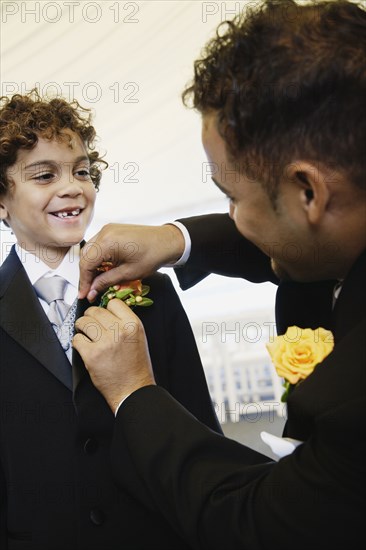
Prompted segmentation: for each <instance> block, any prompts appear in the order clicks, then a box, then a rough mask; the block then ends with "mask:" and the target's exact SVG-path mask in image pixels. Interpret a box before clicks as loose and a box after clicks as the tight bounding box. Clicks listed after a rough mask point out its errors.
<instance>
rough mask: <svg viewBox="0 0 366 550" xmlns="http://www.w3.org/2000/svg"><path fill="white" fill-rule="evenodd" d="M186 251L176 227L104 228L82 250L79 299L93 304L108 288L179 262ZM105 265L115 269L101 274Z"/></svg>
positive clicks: (112, 225) (109, 226)
mask: <svg viewBox="0 0 366 550" xmlns="http://www.w3.org/2000/svg"><path fill="white" fill-rule="evenodd" d="M183 251H184V237H183V235H182V233H181V231H180V230H179V229H178V228H177V227H175V226H174V225H170V224H166V225H162V226H149V225H127V224H108V225H105V226H104V227H103V228H102V229H101V230H100V231H99V233H97V234H96V235H95V236H94V237H92V238H91V239H90V240H89V241H88V242H87V243H86V244H85V245H84V246H83V248H82V250H81V259H80V288H79V298H85V297H87V298H88V300H89V301H90V302H92V301H93V300H94V299H95V297H96V296H97V294H98V293H99V292H101V291H103V290H105V289H106V288H108V287H109V286H112V285H114V284H117V283H120V282H121V281H130V280H134V279H142V278H144V277H147V276H148V275H151V273H153V272H154V271H156V270H157V269H159V268H160V267H162V266H163V265H167V264H169V263H174V262H176V261H177V260H179V258H180V257H181V255H182V254H183ZM102 262H111V263H112V264H113V266H115V267H113V268H112V269H110V270H109V271H106V272H105V273H102V274H99V272H98V270H97V268H98V266H100V265H101V263H102Z"/></svg>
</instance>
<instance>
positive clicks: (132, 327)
mask: <svg viewBox="0 0 366 550" xmlns="http://www.w3.org/2000/svg"><path fill="white" fill-rule="evenodd" d="M75 327H76V329H77V331H78V333H77V334H76V335H75V336H74V339H73V346H74V348H75V349H76V350H77V351H78V352H79V353H80V355H81V357H82V359H83V361H84V364H85V367H86V368H87V370H88V372H89V374H90V378H91V379H92V382H93V384H94V385H95V387H96V388H97V389H98V390H99V391H100V392H101V394H102V395H103V396H104V398H105V399H106V401H107V403H108V405H109V406H110V408H111V409H112V411H113V413H114V412H115V410H116V407H117V406H118V404H119V403H120V402H121V401H122V399H123V398H124V397H126V396H127V395H129V394H130V393H132V392H134V391H135V390H137V389H139V388H142V387H143V386H150V385H155V380H154V375H153V371H152V367H151V361H150V355H149V350H148V345H147V340H146V335H145V330H144V327H143V325H142V323H141V321H140V319H139V318H138V317H137V316H136V315H135V314H134V313H133V311H131V309H130V308H129V307H128V306H126V304H124V303H123V302H122V301H121V300H116V299H115V300H111V301H110V302H109V303H108V306H107V309H104V308H101V307H90V308H88V309H87V310H86V312H85V315H84V317H80V318H79V319H77V321H76V323H75Z"/></svg>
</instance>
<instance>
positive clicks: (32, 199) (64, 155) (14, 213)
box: [0, 130, 96, 267]
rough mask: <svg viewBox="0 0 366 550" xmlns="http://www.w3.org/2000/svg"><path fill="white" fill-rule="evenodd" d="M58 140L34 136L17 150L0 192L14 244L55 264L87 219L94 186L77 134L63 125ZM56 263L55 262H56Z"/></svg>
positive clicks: (0, 207) (1, 207)
mask: <svg viewBox="0 0 366 550" xmlns="http://www.w3.org/2000/svg"><path fill="white" fill-rule="evenodd" d="M63 134H64V139H62V140H56V139H52V140H47V139H44V138H41V137H40V138H39V139H38V142H37V144H36V146H35V147H34V148H33V149H31V150H26V149H20V150H19V152H18V156H17V161H16V163H15V164H14V165H13V166H11V168H9V170H8V177H9V178H10V179H11V181H12V183H13V184H12V185H11V187H10V189H9V191H8V193H7V194H6V195H5V196H2V197H0V217H1V218H2V219H4V220H6V221H7V223H8V224H9V226H10V227H11V229H12V231H13V233H14V234H15V236H16V238H17V241H18V243H19V244H20V245H21V246H22V247H23V248H25V249H26V250H29V251H31V252H33V253H34V254H36V255H37V256H39V257H41V258H42V260H43V261H44V262H45V263H49V262H47V259H49V260H50V261H51V264H52V265H53V267H55V265H54V263H55V258H56V257H57V258H58V259H59V261H61V260H62V258H63V256H64V255H65V254H66V252H67V250H68V249H69V248H70V246H72V245H73V244H77V243H79V242H80V241H81V240H82V239H83V237H84V234H85V231H86V229H87V227H88V225H89V223H90V222H91V219H92V216H93V210H94V203H95V197H96V191H95V188H94V185H93V182H92V180H91V177H90V163H89V159H88V156H87V152H86V149H85V146H84V144H83V142H82V140H81V139H80V137H79V136H78V135H77V134H76V133H74V132H72V131H71V130H64V132H63ZM57 263H59V262H57Z"/></svg>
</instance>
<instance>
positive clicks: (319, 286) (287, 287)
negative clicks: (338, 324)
mask: <svg viewBox="0 0 366 550" xmlns="http://www.w3.org/2000/svg"><path fill="white" fill-rule="evenodd" d="M335 284H336V281H321V282H317V283H295V282H292V281H286V282H282V283H281V284H280V285H279V287H278V290H277V297H276V324H277V333H278V334H284V333H285V332H286V330H287V328H288V327H290V326H293V325H296V326H298V327H300V328H312V329H316V328H319V327H323V328H325V329H328V330H332V301H333V289H334V285H335Z"/></svg>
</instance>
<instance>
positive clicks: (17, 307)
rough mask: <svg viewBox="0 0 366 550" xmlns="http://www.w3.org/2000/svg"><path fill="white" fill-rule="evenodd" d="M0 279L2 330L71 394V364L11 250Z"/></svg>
mask: <svg viewBox="0 0 366 550" xmlns="http://www.w3.org/2000/svg"><path fill="white" fill-rule="evenodd" d="M1 279H2V282H1V287H0V324H1V326H2V327H3V329H4V330H5V332H7V334H9V336H10V337H11V338H13V339H14V340H15V341H16V342H18V344H20V345H21V346H22V347H23V348H24V349H25V350H26V351H28V352H29V353H30V354H31V355H33V356H34V357H35V358H36V359H37V360H38V361H39V362H40V363H41V364H42V365H43V366H44V367H45V368H46V369H47V370H48V371H49V372H51V373H52V374H53V375H54V376H55V377H56V378H57V379H58V380H59V381H60V382H62V384H64V385H65V386H67V387H68V388H69V389H70V390H71V389H72V379H71V367H70V363H69V361H68V359H67V357H66V355H65V352H64V351H63V349H62V347H61V345H60V343H59V340H58V338H57V336H56V334H55V332H54V330H53V328H52V326H51V324H50V322H49V320H48V317H47V315H46V314H45V312H44V310H43V308H42V306H41V305H40V303H39V300H38V298H37V296H36V293H35V292H34V289H33V286H32V285H31V283H30V281H29V279H28V277H27V274H26V272H25V270H24V268H23V266H22V263H21V262H20V260H19V258H18V255H17V254H16V252H15V250H14V248H13V249H12V250H11V252H10V254H9V256H8V257H7V259H6V260H5V262H4V264H3V265H2V266H1Z"/></svg>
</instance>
